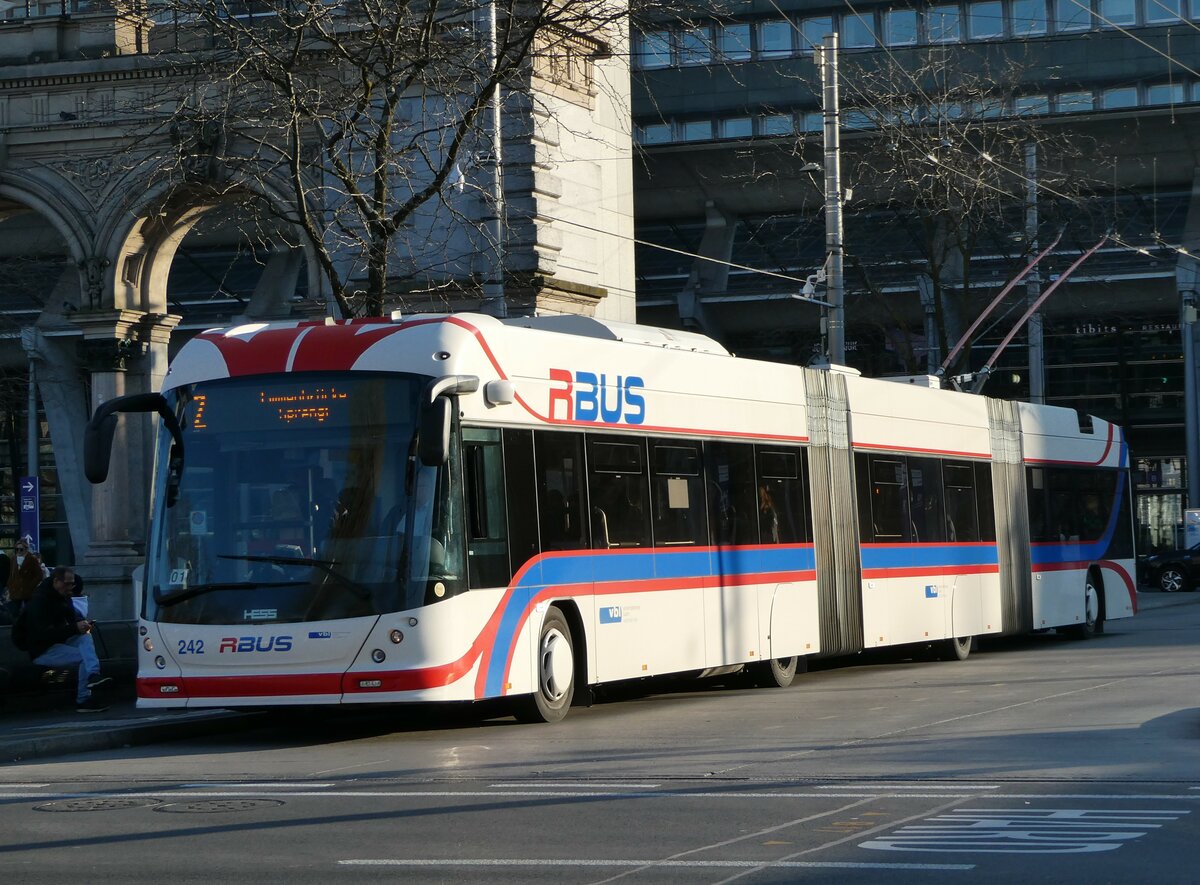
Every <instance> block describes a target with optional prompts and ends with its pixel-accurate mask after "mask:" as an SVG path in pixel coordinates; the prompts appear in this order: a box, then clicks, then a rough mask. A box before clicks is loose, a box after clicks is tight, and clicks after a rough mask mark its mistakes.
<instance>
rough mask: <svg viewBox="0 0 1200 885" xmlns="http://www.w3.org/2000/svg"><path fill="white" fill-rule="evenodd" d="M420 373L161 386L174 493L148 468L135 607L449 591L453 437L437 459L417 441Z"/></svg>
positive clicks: (394, 600) (304, 607)
mask: <svg viewBox="0 0 1200 885" xmlns="http://www.w3.org/2000/svg"><path fill="white" fill-rule="evenodd" d="M428 380H429V379H428V378H423V377H417V376H412V375H401V374H383V373H367V372H339V373H304V374H300V373H295V374H287V375H265V376H254V377H252V378H234V379H223V380H219V381H209V382H202V383H198V384H193V385H189V386H184V387H180V388H177V389H175V390H173V391H171V392H170V393H169V394H168V399H169V401H170V402H171V404H172V406H173V407H174V409H175V411H176V414H177V415H178V416H179V419H180V424H181V426H182V428H183V438H184V466H183V471H182V476H181V478H180V481H179V492H178V496H177V498H176V502H175V504H174V505H173V506H168V505H167V503H166V502H167V498H168V495H166V494H165V493H164V491H165V487H166V482H167V480H166V478H165V476H164V475H160V476H159V477H158V478H157V481H158V494H156V496H155V501H156V504H155V511H154V515H153V520H152V529H151V538H150V549H149V551H148V557H147V574H146V587H147V593H146V600H145V615H146V617H147V618H149V619H152V620H157V621H161V622H169V623H186V624H246V623H288V622H298V621H320V620H331V619H339V618H351V617H362V616H369V615H378V614H382V613H384V612H389V611H402V610H405V609H410V608H415V607H418V606H421V605H425V604H427V603H433V602H438V601H440V600H442V599H445V598H448V597H450V596H452V595H454V594H455V593H457V592H458V590H459V589H460V588H461V586H463V582H462V573H463V567H462V561H463V557H462V552H461V549H460V548H461V539H460V538H457V537H456V532H455V531H453V530H452V527H453V526H454V525H455V524H456V522H457V520H456V516H457V514H456V513H454V512H453V511H454V510H455V509H456V507H457V505H456V504H454V503H453V502H454V501H455V500H456V498H457V496H456V494H455V490H454V489H453V488H452V485H453V482H452V477H453V475H454V464H455V461H456V458H457V451H456V450H452V451H451V458H450V462H449V463H448V464H447V466H446V467H444V468H434V467H426V466H422V465H421V464H420V462H419V460H418V459H417V458H416V456H415V452H416V434H417V427H418V426H419V423H420V421H419V405H418V404H419V396H420V393H421V391H422V390H423V389H424V388H425V386H426V384H427V383H428ZM162 436H163V437H166V436H167V434H163V435H162ZM169 443H170V441H169V439H167V440H164V441H163V442H162V445H163V447H164V448H163V450H161V451H160V452H159V458H158V462H159V464H160V465H162V464H165V463H166V460H167V459H166V457H165V455H166V451H165V448H166V446H168V445H169ZM160 473H161V474H165V473H166V470H165V469H164V470H162V471H160Z"/></svg>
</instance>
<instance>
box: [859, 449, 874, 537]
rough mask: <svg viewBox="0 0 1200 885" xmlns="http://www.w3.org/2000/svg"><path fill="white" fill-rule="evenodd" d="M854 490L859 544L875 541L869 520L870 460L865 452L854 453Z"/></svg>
mask: <svg viewBox="0 0 1200 885" xmlns="http://www.w3.org/2000/svg"><path fill="white" fill-rule="evenodd" d="M854 489H855V491H856V492H857V497H858V537H859V543H861V544H870V543H871V542H873V541H874V540H875V524H874V520H873V519H872V518H871V459H870V456H868V455H867V453H866V452H855V453H854Z"/></svg>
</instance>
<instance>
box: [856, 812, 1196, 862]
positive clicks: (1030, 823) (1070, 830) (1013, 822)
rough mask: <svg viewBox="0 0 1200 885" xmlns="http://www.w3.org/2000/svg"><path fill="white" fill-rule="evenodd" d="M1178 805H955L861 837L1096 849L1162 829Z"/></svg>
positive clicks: (935, 848)
mask: <svg viewBox="0 0 1200 885" xmlns="http://www.w3.org/2000/svg"><path fill="white" fill-rule="evenodd" d="M1190 813H1191V812H1190V811H1188V810H1186V809H1182V808H1177V809H1144V808H1143V809H1128V808H1126V809H1111V810H1109V809H1082V808H957V809H954V810H952V811H950V812H948V813H945V814H939V815H936V816H934V817H928V818H926V819H925V820H924V821H923V822H922V823H920V824H916V825H913V826H907V827H902V828H900V829H898V830H896V831H895V832H892V833H889V834H887V835H885V836H881V837H879V838H876V839H873V840H871V841H869V842H862V843H860V844H859V846H858V847H859V848H867V849H871V850H875V851H929V852H937V853H939V854H941V853H954V854H968V853H978V854H1094V853H1097V852H1101V851H1115V850H1116V849H1118V848H1120V847H1121V846H1123V845H1124V844H1125V843H1126V842H1130V841H1132V840H1134V839H1138V838H1141V837H1142V836H1145V835H1146V834H1147V833H1149V832H1150V831H1151V830H1157V829H1161V828H1162V827H1163V826H1164V825H1165V824H1169V823H1174V822H1175V821H1177V820H1179V819H1180V818H1181V817H1182V816H1183V815H1185V814H1190Z"/></svg>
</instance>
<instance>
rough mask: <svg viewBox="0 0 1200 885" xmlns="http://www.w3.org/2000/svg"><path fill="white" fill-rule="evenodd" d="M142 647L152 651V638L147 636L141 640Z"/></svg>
mask: <svg viewBox="0 0 1200 885" xmlns="http://www.w3.org/2000/svg"><path fill="white" fill-rule="evenodd" d="M142 648H144V649H146V651H154V640H153V639H151V638H150V637H149V636H147V637H146V638H145V639H143V640H142Z"/></svg>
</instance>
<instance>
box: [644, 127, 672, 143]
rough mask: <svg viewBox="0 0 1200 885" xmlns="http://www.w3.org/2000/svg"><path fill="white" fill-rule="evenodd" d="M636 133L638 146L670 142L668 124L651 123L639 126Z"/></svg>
mask: <svg viewBox="0 0 1200 885" xmlns="http://www.w3.org/2000/svg"><path fill="white" fill-rule="evenodd" d="M637 132H638V143H639V144H667V143H668V142H669V141H670V140H671V126H670V124H669V123H651V124H649V125H647V126H639V127H638V129H637Z"/></svg>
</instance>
